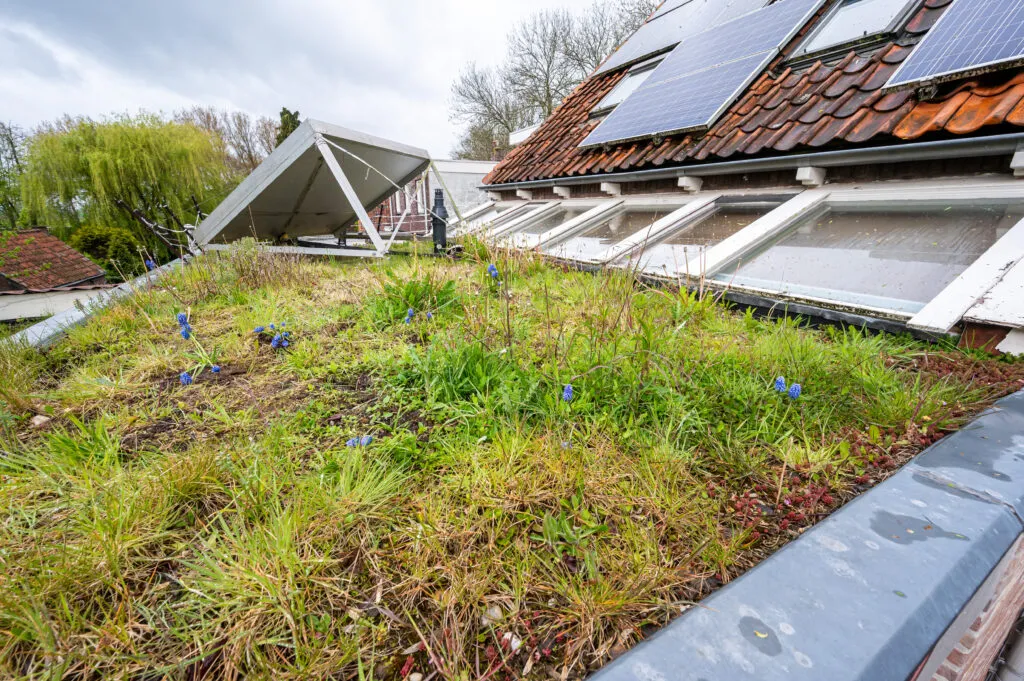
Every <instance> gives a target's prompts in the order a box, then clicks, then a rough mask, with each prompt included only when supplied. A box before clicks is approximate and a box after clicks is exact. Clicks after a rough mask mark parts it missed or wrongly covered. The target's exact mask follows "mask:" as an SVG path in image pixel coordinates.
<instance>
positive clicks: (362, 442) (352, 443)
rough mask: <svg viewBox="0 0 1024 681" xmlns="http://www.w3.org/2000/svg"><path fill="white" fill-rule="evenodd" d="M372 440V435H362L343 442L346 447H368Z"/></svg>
mask: <svg viewBox="0 0 1024 681" xmlns="http://www.w3.org/2000/svg"><path fill="white" fill-rule="evenodd" d="M371 442H373V436H372V435H364V436H362V437H354V438H352V439H351V440H349V441H348V442H346V443H345V446H346V447H369V446H370V443H371Z"/></svg>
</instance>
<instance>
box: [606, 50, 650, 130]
mask: <svg viewBox="0 0 1024 681" xmlns="http://www.w3.org/2000/svg"><path fill="white" fill-rule="evenodd" d="M664 58H665V55H663V54H662V55H658V56H656V57H652V58H651V59H648V60H646V61H642V62H640V63H639V64H636V65H634V66H633V67H632V68H631V69H629V71H628V72H627V73H626V75H625V76H623V77H622V80H620V81H619V82H618V83H617V84H616V85H615V87H614V88H612V91H611V92H609V93H608V94H606V95H605V96H604V97H602V98H601V101H600V102H598V103H597V106H595V107H594V108H593V109H592V110H591V111H590V116H591V118H596V117H598V116H606V115H608V114H609V113H611V112H612V111H614V110H615V108H616V107H618V106H619V104H622V102H624V101H625V100H626V98H627V97H629V96H630V95H631V94H633V93H634V92H636V91H637V89H638V88H640V87H641V86H642V85H643V84H644V82H646V80H647V79H648V78H649V77H650V75H651V74H652V73H654V69H656V68H658V64H660V63H661V61H662V60H663V59H664ZM641 76H642V78H641Z"/></svg>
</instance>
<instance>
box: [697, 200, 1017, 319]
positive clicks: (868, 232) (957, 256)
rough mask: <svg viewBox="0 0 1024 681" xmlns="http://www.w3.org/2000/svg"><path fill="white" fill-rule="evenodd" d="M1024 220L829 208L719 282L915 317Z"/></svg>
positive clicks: (1001, 210)
mask: <svg viewBox="0 0 1024 681" xmlns="http://www.w3.org/2000/svg"><path fill="white" fill-rule="evenodd" d="M1022 217H1024V206H1021V205H1005V204H1003V205H999V204H991V205H985V206H981V205H971V206H963V205H959V206H947V207H944V208H943V207H934V208H927V209H922V208H920V207H914V206H901V205H895V204H885V205H880V206H872V207H867V206H865V207H856V208H847V207H842V208H829V209H826V210H824V211H823V212H820V213H818V214H817V215H814V216H812V217H809V218H807V219H805V220H804V221H802V222H801V223H798V224H797V225H796V226H795V227H793V228H791V229H789V230H787V231H785V232H784V233H783V234H782V235H781V236H780V237H778V238H777V239H776V240H775V241H774V242H771V243H769V245H768V246H767V247H764V248H762V249H761V250H760V251H758V252H755V253H754V254H752V255H751V256H748V257H746V258H743V259H740V260H739V261H737V262H735V263H732V264H731V265H729V266H727V267H725V268H724V269H723V270H722V271H721V272H720V273H719V274H718V275H716V276H715V277H714V279H715V280H716V281H719V282H721V283H726V284H734V285H739V286H747V287H751V288H757V289H762V290H767V291H777V292H781V293H785V294H788V295H794V296H808V297H814V298H821V299H825V300H834V301H836V302H839V303H846V304H850V305H855V306H864V307H874V308H880V309H887V310H892V311H896V312H903V313H909V314H912V313H915V312H917V311H919V310H920V309H921V308H923V307H924V306H925V304H926V303H928V302H929V301H930V300H931V299H932V298H934V297H935V296H936V295H937V294H938V293H939V292H940V291H942V289H944V288H945V287H946V286H947V285H948V284H949V283H950V282H952V281H953V280H954V279H956V277H957V276H959V275H960V274H961V273H962V272H963V271H964V270H966V269H967V268H968V267H969V266H970V265H971V263H973V262H974V261H975V260H977V259H978V257H979V256H981V254H982V253H984V252H985V251H986V250H988V248H989V247H991V246H992V244H994V243H995V242H996V241H997V240H998V239H999V238H1001V237H1002V236H1003V235H1004V234H1005V233H1006V232H1007V231H1009V229H1010V228H1011V227H1013V226H1014V225H1015V224H1016V223H1017V222H1018V221H1019V220H1021V218H1022Z"/></svg>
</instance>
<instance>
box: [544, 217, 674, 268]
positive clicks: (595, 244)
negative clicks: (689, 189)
mask: <svg viewBox="0 0 1024 681" xmlns="http://www.w3.org/2000/svg"><path fill="white" fill-rule="evenodd" d="M678 208H679V206H657V207H635V208H625V209H619V210H618V211H615V212H613V214H612V215H611V217H607V218H604V219H603V220H601V221H600V222H598V223H597V224H595V225H593V226H591V227H588V228H586V229H585V230H583V231H582V232H580V233H579V234H575V235H573V236H571V237H569V238H568V239H565V240H563V241H560V242H558V243H556V244H554V245H551V246H548V247H547V248H545V249H544V252H545V253H548V254H550V255H554V256H558V257H560V258H568V259H570V260H593V259H595V258H596V257H597V256H599V255H601V254H602V253H604V251H605V250H606V249H608V248H609V247H610V246H613V245H615V244H617V243H619V242H620V241H622V240H623V239H625V238H626V237H629V236H632V235H634V234H636V233H637V232H639V231H640V230H641V229H644V228H645V227H649V226H650V225H652V224H654V223H655V222H657V221H658V220H660V219H661V218H663V217H665V216H666V215H668V214H669V213H671V212H673V211H674V210H676V209H678Z"/></svg>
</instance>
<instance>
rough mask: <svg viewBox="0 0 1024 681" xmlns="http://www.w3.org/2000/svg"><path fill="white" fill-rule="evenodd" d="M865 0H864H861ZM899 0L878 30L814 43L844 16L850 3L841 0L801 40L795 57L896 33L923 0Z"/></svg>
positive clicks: (821, 52) (820, 52)
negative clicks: (898, 3) (887, 19)
mask: <svg viewBox="0 0 1024 681" xmlns="http://www.w3.org/2000/svg"><path fill="white" fill-rule="evenodd" d="M861 1H864V0H861ZM896 1H897V2H900V1H902V7H901V8H900V9H899V10H897V11H896V13H895V14H894V15H893V17H892V18H891V19H890V20H889V21H888V22H887V23H886V24H885V25H884V26H883V27H881V28H879V29H878V30H875V31H872V32H870V33H865V34H863V35H860V36H855V37H848V38H844V39H843V40H840V41H837V42H830V43H826V44H823V45H817V46H815V45H814V42H815V41H816V40H818V38H819V37H820V36H821V35H822V34H823V33H824V32H825V31H826V30H827V29H828V28H829V26H831V25H832V22H834V21H838V20H840V19H841V18H842V14H843V10H844V9H845V7H846V6H847V5H848V2H847V0H840V2H837V3H836V4H835V6H833V7H832V9H830V10H829V11H828V13H827V14H826V15H825V16H823V17H822V18H821V19H820V20H819V21H818V22H817V24H816V25H815V27H814V29H813V30H811V31H810V32H809V33H808V34H807V37H806V38H804V39H803V41H801V43H800V46H799V47H798V48H797V50H796V52H795V53H794V54H793V57H794V58H795V59H802V58H804V57H808V56H811V55H817V54H824V53H828V52H831V51H834V50H840V49H842V48H844V47H846V46H851V45H856V44H857V43H860V42H863V41H868V40H871V39H872V38H879V37H882V36H888V35H892V34H894V33H896V32H897V31H898V30H899V29H900V28H902V26H903V24H905V23H906V22H907V20H908V19H910V16H911V14H913V12H914V11H916V10H917V9H918V8H919V7H920V5H921V0H896Z"/></svg>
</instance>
